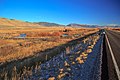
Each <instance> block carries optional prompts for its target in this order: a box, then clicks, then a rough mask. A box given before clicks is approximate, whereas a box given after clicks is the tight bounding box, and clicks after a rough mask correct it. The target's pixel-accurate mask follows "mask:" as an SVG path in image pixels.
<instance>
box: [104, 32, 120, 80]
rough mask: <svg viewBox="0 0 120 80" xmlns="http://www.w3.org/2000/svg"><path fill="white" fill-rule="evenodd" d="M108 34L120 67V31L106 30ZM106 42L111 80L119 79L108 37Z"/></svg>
mask: <svg viewBox="0 0 120 80" xmlns="http://www.w3.org/2000/svg"><path fill="white" fill-rule="evenodd" d="M106 35H107V37H108V41H109V43H110V46H111V50H112V51H113V55H114V58H115V60H116V63H117V66H118V68H119V69H120V32H116V31H110V30H106ZM105 43H106V53H107V64H108V66H107V67H108V76H109V80H118V78H117V73H116V68H115V66H114V62H113V58H112V56H111V52H110V48H109V46H108V42H107V39H106V41H105ZM117 71H118V70H117Z"/></svg>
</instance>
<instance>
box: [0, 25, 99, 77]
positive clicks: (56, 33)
mask: <svg viewBox="0 0 120 80" xmlns="http://www.w3.org/2000/svg"><path fill="white" fill-rule="evenodd" d="M97 31H99V29H98V28H70V27H66V28H65V27H59V28H58V27H51V28H48V27H41V28H29V29H28V28H25V29H18V28H14V29H6V28H5V29H0V67H1V66H2V68H3V67H4V66H6V65H8V63H13V62H15V61H20V60H23V59H25V58H27V60H28V62H27V63H26V61H25V62H22V63H21V62H20V65H19V63H18V62H16V63H15V64H16V65H17V68H18V67H19V68H21V69H23V67H24V66H26V65H25V64H28V65H29V64H31V63H35V62H37V61H39V62H41V61H40V60H46V59H45V58H46V54H45V55H44V52H45V51H46V50H47V52H48V53H50V54H48V55H47V56H48V58H51V57H53V56H55V55H56V54H57V53H59V52H61V48H59V46H61V45H62V48H63V47H64V48H66V46H64V45H65V44H68V43H69V42H70V41H73V40H76V39H79V38H81V37H84V36H85V35H89V34H93V33H95V32H97ZM21 34H25V35H26V36H25V37H20V35H21ZM70 44H71V43H70ZM73 44H74V43H73ZM73 44H72V45H73ZM66 49H67V48H66ZM50 50H52V52H51V51H50ZM56 51H59V52H57V53H56ZM41 53H42V54H41ZM39 56H42V57H40V58H44V59H39ZM33 60H34V61H33ZM15 64H14V65H15ZM35 64H36V63H35ZM14 65H13V64H9V67H6V68H4V69H3V70H0V73H1V75H0V77H1V76H2V77H4V79H5V77H6V75H7V76H8V73H9V74H11V72H9V69H11V68H12V69H14ZM31 65H32V64H31ZM2 68H1V69H2ZM6 71H7V72H6ZM12 71H14V70H12ZM0 79H1V78H0Z"/></svg>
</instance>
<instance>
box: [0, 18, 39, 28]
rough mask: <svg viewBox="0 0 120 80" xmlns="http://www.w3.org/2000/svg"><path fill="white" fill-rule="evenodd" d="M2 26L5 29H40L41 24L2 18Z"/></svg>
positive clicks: (0, 22) (0, 23) (0, 19)
mask: <svg viewBox="0 0 120 80" xmlns="http://www.w3.org/2000/svg"><path fill="white" fill-rule="evenodd" d="M0 26H2V27H4V26H6V27H36V26H37V27H38V26H40V25H39V24H34V23H31V22H24V21H20V20H15V19H7V18H0Z"/></svg>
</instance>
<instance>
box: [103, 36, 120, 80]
mask: <svg viewBox="0 0 120 80" xmlns="http://www.w3.org/2000/svg"><path fill="white" fill-rule="evenodd" d="M105 37H106V40H107V43H108V47H109V49H110V53H111V56H112V60H113V63H114V66H115V70H116V73H117V76H118V80H120V70H119V68H118V65H117V62H116V60H115V57H114V54H113V51H112V48H111V46H110V42H109V40H108V37H107V35H105Z"/></svg>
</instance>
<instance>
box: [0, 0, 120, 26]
mask: <svg viewBox="0 0 120 80" xmlns="http://www.w3.org/2000/svg"><path fill="white" fill-rule="evenodd" d="M0 17H4V18H10V19H18V20H23V21H29V22H54V23H59V24H65V25H66V24H69V23H79V24H96V25H108V24H119V25H120V0H0Z"/></svg>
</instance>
